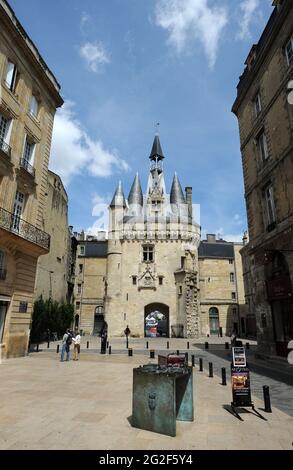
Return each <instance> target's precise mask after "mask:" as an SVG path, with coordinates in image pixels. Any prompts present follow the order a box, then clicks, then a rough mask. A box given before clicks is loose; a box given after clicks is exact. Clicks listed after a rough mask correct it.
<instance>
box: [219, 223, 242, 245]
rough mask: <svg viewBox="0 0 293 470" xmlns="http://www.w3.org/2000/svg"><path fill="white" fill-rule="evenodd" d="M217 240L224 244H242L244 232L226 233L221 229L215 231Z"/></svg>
mask: <svg viewBox="0 0 293 470" xmlns="http://www.w3.org/2000/svg"><path fill="white" fill-rule="evenodd" d="M216 234H217V238H218V239H220V238H222V239H223V240H225V241H226V242H242V239H243V234H244V230H243V232H241V233H237V232H236V233H228V232H226V231H225V230H224V228H223V227H220V228H218V230H216Z"/></svg>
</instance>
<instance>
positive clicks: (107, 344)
mask: <svg viewBox="0 0 293 470" xmlns="http://www.w3.org/2000/svg"><path fill="white" fill-rule="evenodd" d="M108 347H109V341H107V349H108Z"/></svg>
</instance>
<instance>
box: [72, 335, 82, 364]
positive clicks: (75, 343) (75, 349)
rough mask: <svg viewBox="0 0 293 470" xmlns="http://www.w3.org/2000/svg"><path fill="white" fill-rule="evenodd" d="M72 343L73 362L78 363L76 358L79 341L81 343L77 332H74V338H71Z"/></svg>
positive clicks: (78, 350)
mask: <svg viewBox="0 0 293 470" xmlns="http://www.w3.org/2000/svg"><path fill="white" fill-rule="evenodd" d="M72 339H73V342H74V352H73V360H74V361H78V357H79V354H80V341H81V336H80V334H79V331H77V332H76V335H75V338H72Z"/></svg>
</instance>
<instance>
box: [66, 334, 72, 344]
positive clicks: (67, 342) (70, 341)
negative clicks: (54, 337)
mask: <svg viewBox="0 0 293 470" xmlns="http://www.w3.org/2000/svg"><path fill="white" fill-rule="evenodd" d="M71 343H72V336H71V334H70V333H68V335H67V338H66V346H70V345H71Z"/></svg>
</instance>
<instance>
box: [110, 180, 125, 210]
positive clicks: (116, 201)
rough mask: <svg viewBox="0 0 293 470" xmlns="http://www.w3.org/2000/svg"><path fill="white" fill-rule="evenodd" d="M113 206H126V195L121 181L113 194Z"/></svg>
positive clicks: (111, 205)
mask: <svg viewBox="0 0 293 470" xmlns="http://www.w3.org/2000/svg"><path fill="white" fill-rule="evenodd" d="M110 207H111V208H115V207H123V208H125V207H126V201H125V197H124V192H123V187H122V183H121V181H119V183H118V186H117V189H116V191H115V194H114V196H113V199H112V202H111V204H110Z"/></svg>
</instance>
